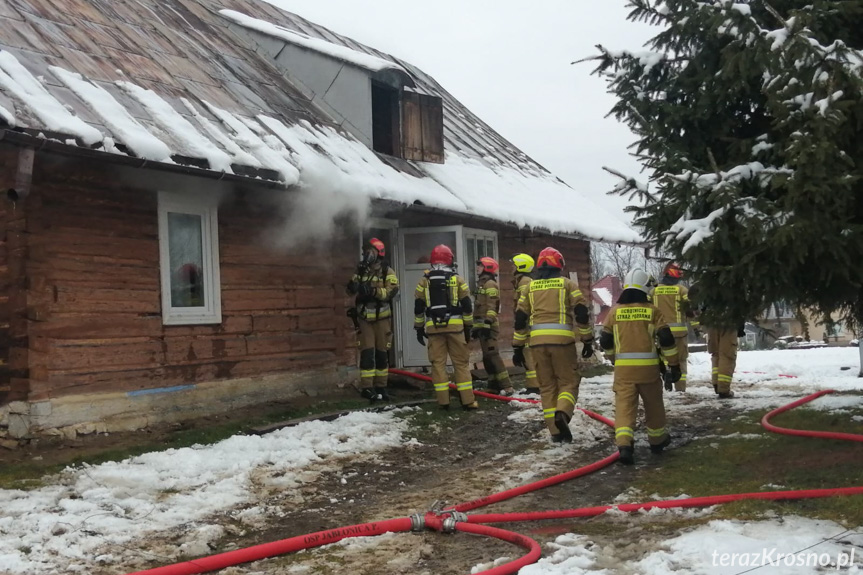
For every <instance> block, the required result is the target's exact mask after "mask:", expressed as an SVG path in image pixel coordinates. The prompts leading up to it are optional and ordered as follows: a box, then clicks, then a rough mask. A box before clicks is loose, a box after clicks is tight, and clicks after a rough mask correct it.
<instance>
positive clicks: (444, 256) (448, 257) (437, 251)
mask: <svg viewBox="0 0 863 575" xmlns="http://www.w3.org/2000/svg"><path fill="white" fill-rule="evenodd" d="M453 259H454V257H453V255H452V250H451V249H449V247H447V246H445V245H443V244H440V245H439V246H435V247H434V249H433V250H432V252H431V258H430V259H429V263H430V264H432V265H435V264H441V265H445V266H451V265H452V262H453Z"/></svg>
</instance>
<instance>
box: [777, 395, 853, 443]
mask: <svg viewBox="0 0 863 575" xmlns="http://www.w3.org/2000/svg"><path fill="white" fill-rule="evenodd" d="M828 393H834V390H832V389H825V390H824V391H819V392H818V393H813V394H812V395H807V396H806V397H804V398H803V399H798V400H797V401H795V402H793V403H789V404H788V405H783V406H782V407H777V408H776V409H774V410H773V411H771V412H770V413H768V414H767V415H765V416H764V417H762V418H761V426H762V427H763V428H764V429H766V430H767V431H772V432H773V433H781V434H783V435H797V436H799V437H820V438H821V439H844V440H846V441H863V435H857V434H855V433H836V432H834V431H806V430H801V429H788V428H785V427H778V426H776V425H773V424H772V423H770V418H771V417H773V416H774V415H779V414H780V413H784V412H786V411H788V410H791V409H794V408H795V407H799V406H801V405H803V404H804V403H809V402H810V401H813V400H815V399H818V398H819V397H821V396H822V395H827V394H828Z"/></svg>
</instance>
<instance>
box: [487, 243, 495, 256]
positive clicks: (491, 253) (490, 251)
mask: <svg viewBox="0 0 863 575" xmlns="http://www.w3.org/2000/svg"><path fill="white" fill-rule="evenodd" d="M485 244H486V248H485V249H486V251H485V253H486V255H488V257H490V258H493V257H494V240H486V241H485Z"/></svg>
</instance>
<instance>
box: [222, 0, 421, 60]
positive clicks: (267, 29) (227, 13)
mask: <svg viewBox="0 0 863 575" xmlns="http://www.w3.org/2000/svg"><path fill="white" fill-rule="evenodd" d="M220 14H221V15H222V16H224V17H225V18H228V19H230V20H232V21H234V22H236V23H237V24H240V25H242V26H245V27H247V28H251V29H253V30H257V31H258V32H263V33H264V34H267V35H269V36H275V37H276V38H280V39H282V40H285V41H286V42H290V43H291V44H294V45H296V46H301V47H303V48H306V49H308V50H313V51H315V52H320V53H323V54H326V55H327V56H331V57H333V58H335V59H337V60H341V61H342V62H347V63H348V64H353V65H354V66H358V67H360V68H365V69H366V70H370V71H372V72H380V71H381V70H398V71H399V72H404V73H407V72H406V71H405V69H404V68H402V67H401V66H399V65H398V64H396V63H395V62H392V61H390V60H385V59H383V58H378V57H377V56H372V55H370V54H365V53H363V52H358V51H356V50H352V49H351V48H348V47H346V46H339V45H338V44H333V43H332V42H327V41H326V40H321V39H319V38H312V37H311V36H308V35H306V34H303V33H301V32H294V31H292V30H288V29H287V28H284V27H282V26H278V25H276V24H273V23H271V22H267V21H265V20H261V19H259V18H252V17H250V16H247V15H246V14H242V13H240V12H237V11H236V10H221V11H220Z"/></svg>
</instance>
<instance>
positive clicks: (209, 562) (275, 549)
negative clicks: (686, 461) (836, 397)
mask: <svg viewBox="0 0 863 575" xmlns="http://www.w3.org/2000/svg"><path fill="white" fill-rule="evenodd" d="M390 372H392V373H396V374H399V375H406V376H408V377H416V378H417V379H422V380H424V381H431V378H429V377H427V376H424V375H420V374H415V373H412V372H408V371H403V370H396V369H392V370H390ZM833 392H834V391H833V390H825V391H821V392H818V393H813V394H811V395H809V396H806V397H804V398H803V399H800V400H797V401H795V402H793V403H790V404H788V405H785V406H782V407H779V408H777V409H774V410H773V411H771V412H770V413H768V414H767V415H765V416H764V417H763V418H762V420H761V425H762V426H763V427H764V428H765V429H766V430H768V431H771V432H774V433H782V434H787V435H797V436H802V437H818V438H824V439H839V440H848V441H863V435H857V434H851V433H834V432H821V431H804V430H794V429H786V428H782V427H778V426H775V425H773V424H771V423H770V419H771V418H772V417H774V416H775V415H778V414H780V413H783V412H785V411H788V410H790V409H794V408H795V407H799V406H800V405H803V404H805V403H808V402H810V401H813V400H815V399H817V398H819V397H821V396H823V395H826V394H828V393H833ZM475 393H476V394H477V395H481V396H483V397H490V398H493V399H499V400H503V401H522V402H529V403H539V402H538V401H537V400H535V399H522V398H512V397H501V396H497V395H494V394H490V393H484V392H475ZM582 411H583V412H584V413H586V414H587V415H588V416H590V417H592V418H594V419H596V420H597V421H601V422H602V423H605V424H606V425H610V426H611V427H614V422H613V421H611V420H610V419H608V418H605V417H603V416H601V415H599V414H596V413H593V412H590V411H588V410H584V409H582ZM617 458H618V455H617V454H616V453H614V454H612V455H609V456H607V457H605V458H604V459H602V460H600V461H597V462H595V463H592V464H590V465H586V466H584V467H581V468H579V469H575V470H572V471H569V472H566V473H562V474H560V475H556V476H554V477H550V478H547V479H543V480H540V481H536V482H534V483H530V484H528V485H523V486H521V487H517V488H514V489H509V490H507V491H503V492H500V493H495V494H492V495H488V496H485V497H481V498H479V499H476V500H474V501H469V502H466V503H461V504H459V505H454V506H452V507H449V508H447V509H444V510H443V511H441V512H440V513H439V514H435V513H431V512H429V513H426V514H425V516H424V517H422V519H419V517H420V516H418V515H417V516H414V517H413V518H411V517H405V518H400V519H389V520H386V521H378V522H373V523H363V524H359V525H352V526H349V527H340V528H337V529H330V530H327V531H319V532H317V533H311V534H308V535H300V536H297V537H291V538H289V539H283V540H281V541H276V542H273V543H265V544H263V545H256V546H254V547H248V548H245V549H238V550H236V551H230V552H227V553H220V554H218V555H211V556H209V557H203V558H200V559H195V560H194V561H187V562H184V563H177V564H174V565H167V566H164V567H157V568H155V569H149V570H147V571H138V572H136V573H134V574H130V575H197V574H199V573H207V572H210V571H216V570H218V569H223V568H226V567H229V566H233V565H239V564H241V563H248V562H251V561H257V560H260V559H265V558H269V557H275V556H278V555H284V554H286V553H292V552H295V551H300V550H302V549H312V548H315V547H320V546H322V545H327V544H329V543H335V542H337V541H341V540H342V539H347V538H350V537H368V536H373V535H382V534H384V533H388V532H391V533H402V532H406V531H410V530H412V529H414V530H416V529H417V527H418V525H419V524H422V526H423V527H425V528H429V529H433V530H436V531H447V530H448V531H459V532H462V533H472V534H475V535H483V536H487V537H494V538H497V539H500V540H502V541H506V542H509V543H512V544H515V545H518V546H520V547H522V548H525V549H527V550H528V553H527V554H526V555H524V556H523V557H521V558H519V559H517V560H515V561H511V562H508V563H506V564H503V565H498V566H496V567H493V568H492V569H488V570H485V571H482V572H480V573H477V574H475V575H510V574H514V573H517V572H518V570H519V569H521V568H522V567H525V566H527V565H530V564H532V563H535V562H536V561H538V560H539V558H540V556H541V550H540V546H539V544H538V543H537V542H536V541H534V540H533V539H531V538H529V537H525V536H523V535H520V534H518V533H514V532H512V531H506V530H503V529H498V528H495V527H489V526H488V525H481V524H485V523H509V522H517V521H538V520H546V519H571V518H576V517H595V516H597V515H601V514H603V513H605V512H607V511H609V510H611V509H616V510H619V511H624V512H636V511H641V510H649V509H674V508H690V507H706V506H711V505H717V504H722V503H730V502H732V501H741V500H744V499H761V500H772V501H786V500H797V499H811V498H818V497H834V496H848V495H863V486H860V487H842V488H833V489H808V490H797V491H769V492H758V493H736V494H730V495H714V496H707V497H690V498H687V499H672V500H665V501H651V502H648V503H627V504H621V505H603V506H597V507H583V508H579V509H569V510H558V511H536V512H526V513H498V514H486V515H465V514H464V512H465V511H469V510H472V509H477V508H479V507H483V506H486V505H491V504H493V503H498V502H500V501H505V500H507V499H511V498H513V497H516V496H518V495H522V494H524V493H530V492H532V491H536V490H538V489H543V488H545V487H549V486H551V485H556V484H558V483H561V482H563V481H567V480H568V479H573V478H575V477H580V476H582V475H586V474H588V473H591V472H593V471H596V470H598V469H601V468H603V467H605V466H607V465H609V464H610V463H613V462H614V461H615V460H616V459H617Z"/></svg>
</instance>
